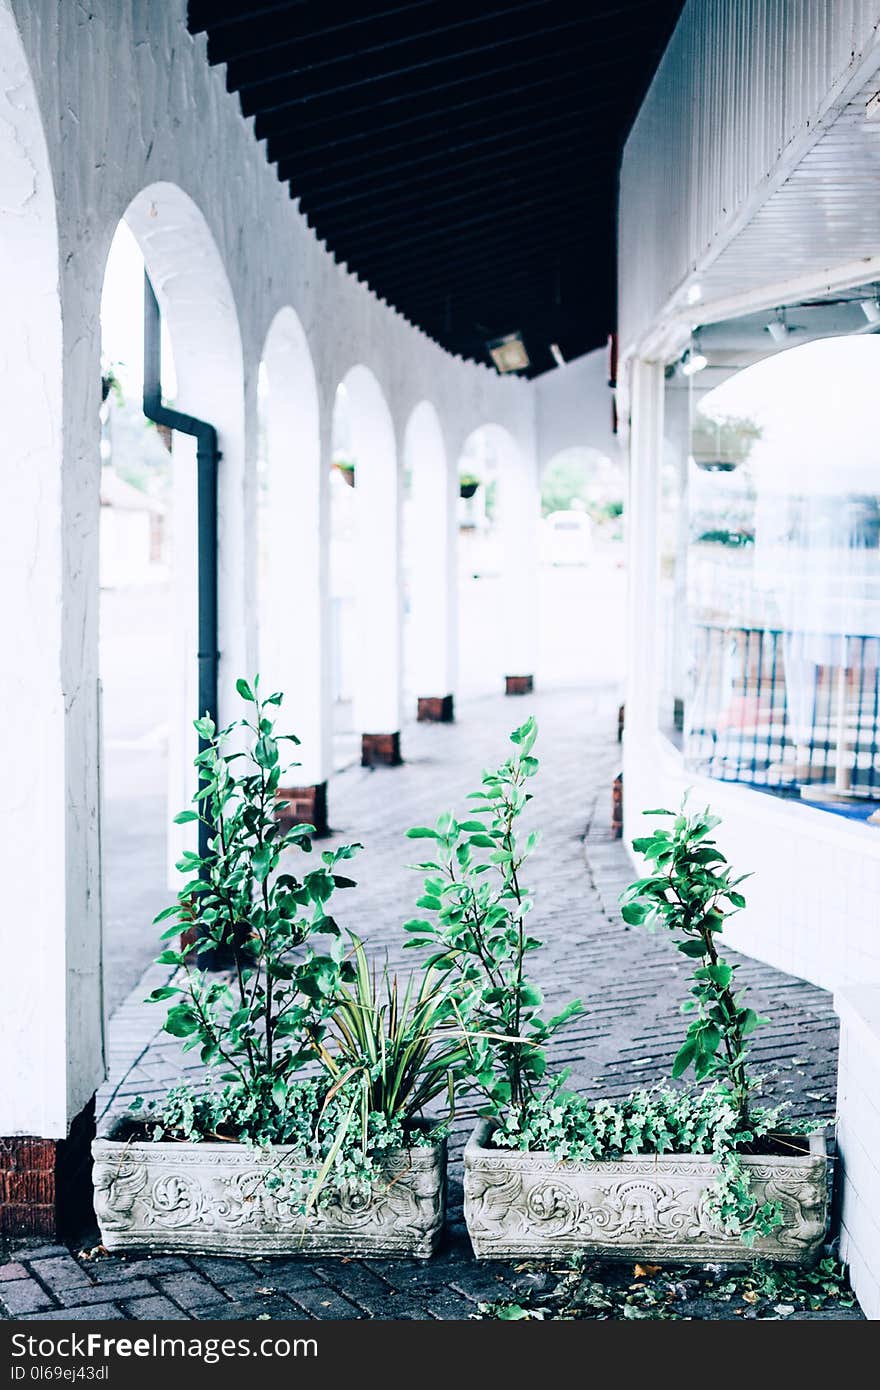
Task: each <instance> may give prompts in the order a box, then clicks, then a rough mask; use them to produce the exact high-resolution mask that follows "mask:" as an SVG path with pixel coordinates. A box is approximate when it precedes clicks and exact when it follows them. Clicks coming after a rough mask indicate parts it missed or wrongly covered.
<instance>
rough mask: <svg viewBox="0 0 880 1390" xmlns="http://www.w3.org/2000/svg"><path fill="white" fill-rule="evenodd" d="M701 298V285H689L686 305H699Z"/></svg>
mask: <svg viewBox="0 0 880 1390" xmlns="http://www.w3.org/2000/svg"><path fill="white" fill-rule="evenodd" d="M702 297H703V287H702V285H690V286H689V288H688V292H687V302H688V304H699V302H700V300H701V299H702Z"/></svg>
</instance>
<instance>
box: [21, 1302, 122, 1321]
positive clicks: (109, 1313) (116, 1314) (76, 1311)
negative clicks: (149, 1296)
mask: <svg viewBox="0 0 880 1390" xmlns="http://www.w3.org/2000/svg"><path fill="white" fill-rule="evenodd" d="M122 1316H123V1313H122V1309H121V1308H120V1307H118V1306H117V1304H115V1303H87V1304H83V1305H81V1306H80V1307H77V1308H53V1309H52V1310H51V1312H48V1313H29V1314H28V1315H27V1317H26V1318H25V1319H24V1320H25V1322H37V1321H39V1322H111V1321H114V1320H116V1319H119V1318H121V1317H122Z"/></svg>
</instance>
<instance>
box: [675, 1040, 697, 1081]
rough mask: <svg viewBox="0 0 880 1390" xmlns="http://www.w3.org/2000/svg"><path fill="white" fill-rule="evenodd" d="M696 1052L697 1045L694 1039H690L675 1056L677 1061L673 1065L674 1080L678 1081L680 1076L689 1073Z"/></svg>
mask: <svg viewBox="0 0 880 1390" xmlns="http://www.w3.org/2000/svg"><path fill="white" fill-rule="evenodd" d="M696 1050H697V1044H696V1042H695V1041H694V1040H693V1038H688V1040H687V1042H686V1043H684V1044H683V1045H682V1046H681V1047H680V1048H679V1050H678V1052H677V1053H676V1055H675V1061H674V1062H673V1063H672V1077H673V1080H676V1079H677V1078H678V1077H679V1076H681V1075H682V1074H683V1073H684V1072H686V1071H687V1069H688V1067H689V1066H690V1064H691V1062H692V1061H693V1059H694V1055H695V1053H696Z"/></svg>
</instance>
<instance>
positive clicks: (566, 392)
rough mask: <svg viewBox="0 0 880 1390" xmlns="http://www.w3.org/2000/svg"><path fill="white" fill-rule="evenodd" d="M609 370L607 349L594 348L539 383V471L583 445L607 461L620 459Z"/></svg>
mask: <svg viewBox="0 0 880 1390" xmlns="http://www.w3.org/2000/svg"><path fill="white" fill-rule="evenodd" d="M609 367H610V363H609V357H608V349H607V348H597V349H596V350H595V352H587V353H585V354H584V356H583V357H576V358H575V359H574V360H573V361H571V362H566V364H565V366H564V367H559V368H558V369H557V370H556V371H553V372H545V374H544V375H543V376H539V377H538V378H537V380H536V381H535V413H536V423H537V435H538V469H539V472H543V471H544V469H545V468H546V467H547V464H548V463H549V462H550V460H551V459H552V458H554V457H555V456H556V454H561V453H562V452H563V450H565V449H572V448H578V447H581V448H582V447H583V446H584V445H586V446H587V448H590V449H597V450H598V452H599V453H600V454H605V455H606V456H607V457H608V458H611V459H616V458H618V457H619V454H620V445H619V441H618V439H617V436H616V435H615V434H614V432H613V429H612V415H611V411H612V405H613V397H612V394H611V389H610V387H609V384H608V378H609Z"/></svg>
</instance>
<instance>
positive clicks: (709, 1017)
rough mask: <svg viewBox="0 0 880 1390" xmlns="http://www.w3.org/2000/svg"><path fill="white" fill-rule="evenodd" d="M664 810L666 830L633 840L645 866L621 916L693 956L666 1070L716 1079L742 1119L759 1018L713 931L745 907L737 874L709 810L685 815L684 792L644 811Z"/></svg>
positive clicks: (653, 813)
mask: <svg viewBox="0 0 880 1390" xmlns="http://www.w3.org/2000/svg"><path fill="white" fill-rule="evenodd" d="M645 814H646V815H649V816H667V817H670V818H671V819H672V822H673V823H672V827H671V829H665V828H662V829H655V830H653V831H652V832H651V834H650V835H646V836H643V837H641V838H639V839H636V840H634V841H633V848H634V850H635V851H636V853H637V854H640V855H642V856H643V857H644V858H645V859H646V860H647V862H648V864H649V865H650V866H651V869H652V872H651V873H649V874H648V875H646V876H645V877H644V878H640V879H637V880H636V882H635V883H633V884H631V885H630V886H629V887H628V888H627V889H626V890H625V892H624V893H623V894H622V896H621V902H622V909H621V911H622V915H623V919H624V921H625V922H628V923H630V924H632V925H644V926H647V927H648V928H654V927H657V926H662V927H665V928H666V929H667V930H668V931H670V932H672V934H673V935H674V936H675V937H676V938H677V943H676V944H677V946H678V949H679V951H681V952H682V953H683V954H684V955H685V956H687V957H688V959H689V960H690V961H691V962H692V963H693V972H692V979H693V985H692V988H691V991H690V994H691V997H690V998H689V999H688V1000H686V1001H685V1003H684V1004H683V1005H682V1011H683V1012H685V1013H688V1014H692V1015H693V1018H692V1020H691V1023H690V1024H689V1026H688V1029H687V1036H686V1038H685V1041H684V1043H683V1044H682V1046H681V1048H680V1049H679V1051H678V1053H677V1055H676V1058H675V1061H674V1063H673V1067H672V1075H673V1077H678V1076H681V1075H683V1074H684V1072H686V1071H687V1070H688V1068H689V1067H693V1070H694V1075H695V1076H696V1079H697V1080H698V1081H702V1080H704V1079H706V1078H707V1077H712V1078H715V1079H719V1080H720V1081H721V1082H722V1084H723V1085H724V1086H725V1087H726V1088H727V1090H728V1091H729V1092H730V1096H731V1099H732V1102H733V1105H734V1107H735V1109H736V1113H737V1116H738V1120H739V1124H740V1127H741V1128H742V1129H747V1128H748V1127H749V1124H750V1115H749V1096H750V1091H751V1089H752V1086H753V1084H754V1083H753V1082H752V1081H750V1079H749V1075H748V1069H747V1060H748V1055H749V1044H748V1042H747V1039H748V1037H749V1036H750V1035H751V1034H752V1033H753V1032H754V1031H755V1029H756V1028H757V1027H758V1026H759V1025H760V1024H762V1023H766V1022H767V1021H768V1020H767V1019H763V1018H759V1017H758V1015H757V1013H756V1012H755V1010H754V1009H751V1008H749V1007H748V1006H747V1005H746V1004H745V1003H744V992H743V991H737V990H736V987H735V976H736V971H737V969H738V967H737V966H736V965H732V964H731V963H730V962H729V961H726V960H725V959H724V958H723V957H722V956H721V954H720V952H719V937H720V934H721V932H722V930H723V928H724V923H725V922H726V921H727V919H728V918H729V917H731V916H733V915H734V913H737V912H740V911H741V910H742V909H743V908H744V907H745V901H746V900H745V898H744V897H743V895H742V893H741V892H740V891H739V884H740V883H742V882H743V879H744V878H746V877H748V875H741V876H739V877H737V878H734V877H733V876H732V870H731V868H730V865H729V864H728V862H727V860H726V858H725V856H724V855H723V854H722V853H721V850H720V849H719V848H718V845H717V844H716V842H715V841H714V840H713V839H711V838H710V837H711V832H712V831H713V830H714V828H715V826H716V825H718V824H719V823H720V822H719V819H718V817H717V816H713V815H711V814H710V812H709V811H708V810H706V811H703V812H699V813H695V814H690V813H689V812H688V809H687V798H685V801H684V802H683V803H682V808H681V810H680V812H679V813H678V815H675V814H674V812H672V811H665V810H657V811H646V812H645Z"/></svg>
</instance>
